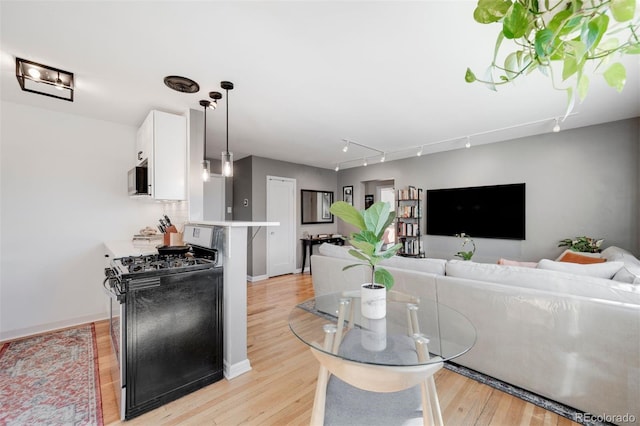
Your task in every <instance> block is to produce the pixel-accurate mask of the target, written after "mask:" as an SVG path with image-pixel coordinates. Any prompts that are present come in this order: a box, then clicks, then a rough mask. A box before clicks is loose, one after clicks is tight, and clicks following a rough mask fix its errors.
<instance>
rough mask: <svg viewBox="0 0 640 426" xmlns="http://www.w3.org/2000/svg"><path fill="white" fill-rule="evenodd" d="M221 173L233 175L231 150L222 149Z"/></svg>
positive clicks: (226, 175) (227, 175) (228, 175)
mask: <svg viewBox="0 0 640 426" xmlns="http://www.w3.org/2000/svg"><path fill="white" fill-rule="evenodd" d="M222 175H223V176H225V177H231V176H233V152H229V151H222Z"/></svg>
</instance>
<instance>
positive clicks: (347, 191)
mask: <svg viewBox="0 0 640 426" xmlns="http://www.w3.org/2000/svg"><path fill="white" fill-rule="evenodd" d="M342 201H344V202H345V203H349V204H351V205H353V186H351V185H349V186H343V187H342Z"/></svg>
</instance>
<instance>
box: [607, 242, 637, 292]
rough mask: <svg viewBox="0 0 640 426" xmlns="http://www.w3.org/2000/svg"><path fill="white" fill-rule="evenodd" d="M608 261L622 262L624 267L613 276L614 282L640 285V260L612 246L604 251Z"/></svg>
mask: <svg viewBox="0 0 640 426" xmlns="http://www.w3.org/2000/svg"><path fill="white" fill-rule="evenodd" d="M602 257H604V258H606V259H607V261H609V262H613V261H621V262H622V263H623V264H624V266H623V267H622V268H621V269H620V270H619V271H618V272H617V273H616V274H615V275H614V276H613V280H614V281H619V282H623V283H629V284H634V285H640V260H638V259H637V258H636V257H635V256H634V255H633V254H631V253H630V252H628V251H627V250H625V249H621V248H620V247H616V246H611V247H607V248H606V249H604V250H603V251H602Z"/></svg>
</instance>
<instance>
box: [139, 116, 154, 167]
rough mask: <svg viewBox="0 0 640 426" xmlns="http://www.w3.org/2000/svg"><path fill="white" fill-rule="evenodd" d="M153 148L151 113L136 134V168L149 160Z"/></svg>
mask: <svg viewBox="0 0 640 426" xmlns="http://www.w3.org/2000/svg"><path fill="white" fill-rule="evenodd" d="M152 147H153V112H151V113H149V115H147V118H145V120H144V122H143V123H142V125H141V126H140V127H139V128H138V132H137V134H136V166H140V165H142V163H144V162H145V161H147V162H148V159H149V158H151V155H152V152H151V148H152Z"/></svg>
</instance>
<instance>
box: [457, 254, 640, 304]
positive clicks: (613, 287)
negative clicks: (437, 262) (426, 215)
mask: <svg viewBox="0 0 640 426" xmlns="http://www.w3.org/2000/svg"><path fill="white" fill-rule="evenodd" d="M579 266H586V265H579ZM446 275H448V276H452V277H458V278H466V279H470V280H477V281H486V282H490V283H498V284H506V285H512V286H517V287H525V288H532V289H537V290H544V291H550V292H554V293H561V294H571V295H575V296H583V297H592V298H598V299H604V300H614V301H619V302H631V303H634V304H640V291H635V289H634V288H633V286H631V285H625V284H622V283H616V282H613V281H611V280H606V279H603V278H594V277H588V276H584V275H575V274H570V273H567V272H561V271H553V270H545V269H534V268H525V267H520V266H503V265H496V264H489V263H476V262H472V261H464V260H450V261H448V262H447V267H446Z"/></svg>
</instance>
